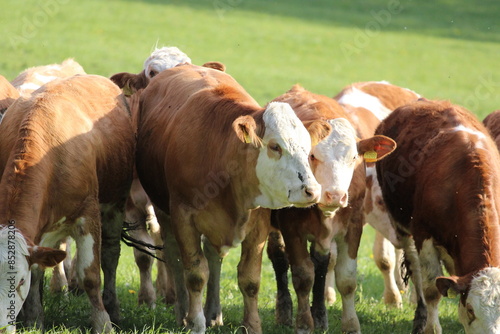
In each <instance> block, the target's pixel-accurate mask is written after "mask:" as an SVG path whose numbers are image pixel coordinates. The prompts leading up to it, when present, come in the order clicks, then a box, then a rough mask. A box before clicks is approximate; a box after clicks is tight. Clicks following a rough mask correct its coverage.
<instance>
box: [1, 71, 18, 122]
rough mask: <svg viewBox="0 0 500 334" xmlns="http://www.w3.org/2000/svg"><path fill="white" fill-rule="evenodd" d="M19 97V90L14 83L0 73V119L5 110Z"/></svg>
mask: <svg viewBox="0 0 500 334" xmlns="http://www.w3.org/2000/svg"><path fill="white" fill-rule="evenodd" d="M18 98H19V92H18V91H17V90H16V89H15V88H14V86H12V84H11V83H10V82H9V81H8V80H7V79H5V77H3V76H1V75H0V120H1V119H2V117H3V114H4V113H5V110H7V108H8V107H9V106H10V105H11V104H12V103H14V101H15V100H17V99H18Z"/></svg>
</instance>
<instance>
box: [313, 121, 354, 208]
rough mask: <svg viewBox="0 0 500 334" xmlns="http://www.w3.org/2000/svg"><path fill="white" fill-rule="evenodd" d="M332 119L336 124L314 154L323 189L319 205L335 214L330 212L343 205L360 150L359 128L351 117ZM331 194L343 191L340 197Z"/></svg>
mask: <svg viewBox="0 0 500 334" xmlns="http://www.w3.org/2000/svg"><path fill="white" fill-rule="evenodd" d="M328 123H330V125H331V126H332V131H331V132H330V135H328V137H326V138H324V139H323V140H322V141H321V142H319V143H318V144H317V145H316V146H315V147H313V148H312V149H311V157H312V156H314V159H315V160H316V162H315V163H316V168H315V170H314V176H315V178H316V180H317V181H318V182H319V184H320V185H321V189H322V194H321V198H320V201H319V207H320V208H321V209H322V210H323V213H324V214H325V215H327V216H331V214H330V213H333V212H334V211H336V210H337V209H338V208H339V207H341V205H340V203H339V199H340V197H341V196H342V195H343V194H345V195H346V196H347V193H348V190H349V185H350V184H351V180H352V175H353V173H354V167H355V165H356V160H357V159H358V150H357V145H356V131H355V130H354V128H353V127H352V125H351V123H349V121H347V120H346V119H345V118H336V119H332V120H329V121H328ZM327 194H337V195H338V194H340V197H339V198H338V199H336V200H333V199H331V198H329V197H328V196H327Z"/></svg>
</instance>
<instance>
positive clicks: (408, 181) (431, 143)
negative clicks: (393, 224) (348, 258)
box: [376, 100, 500, 276]
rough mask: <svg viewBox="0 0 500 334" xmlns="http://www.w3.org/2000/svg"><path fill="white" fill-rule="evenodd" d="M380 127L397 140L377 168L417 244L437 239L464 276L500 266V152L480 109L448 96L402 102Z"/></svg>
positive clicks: (385, 191)
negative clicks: (469, 108)
mask: <svg viewBox="0 0 500 334" xmlns="http://www.w3.org/2000/svg"><path fill="white" fill-rule="evenodd" d="M459 126H460V127H461V126H463V127H465V128H466V129H467V130H466V131H463V130H461V129H463V128H457V127H459ZM376 133H377V134H384V135H386V136H389V137H391V138H393V139H395V140H396V142H397V143H398V147H397V149H396V151H395V152H394V153H393V154H391V155H390V156H388V157H387V158H386V159H384V160H382V161H381V162H379V163H377V166H376V167H377V174H378V179H379V182H380V185H381V187H382V190H383V194H384V200H385V202H386V205H387V207H388V209H389V211H390V213H391V215H392V216H393V217H394V218H395V220H396V221H397V222H398V224H399V226H400V227H401V229H403V230H405V231H407V233H410V234H412V235H413V237H414V239H415V242H416V245H417V249H420V248H421V246H422V242H423V240H424V239H427V238H431V237H432V238H434V240H435V241H436V243H437V244H438V245H440V246H443V247H444V248H445V249H446V250H447V251H448V252H449V253H450V255H451V256H452V258H453V259H454V261H455V269H456V274H457V275H459V276H463V275H466V274H468V273H470V272H473V271H477V270H479V269H481V268H484V267H486V266H498V265H499V264H500V263H499V255H500V249H499V245H498V240H500V235H499V233H498V224H499V220H498V209H499V204H500V203H499V200H500V192H499V190H498V189H500V188H499V186H500V183H499V182H500V180H499V176H500V165H499V164H500V160H499V159H500V158H499V155H498V150H497V149H496V147H495V144H494V143H493V141H492V140H491V139H490V137H489V136H488V135H487V130H486V129H485V128H484V126H483V125H482V124H481V123H480V122H479V121H478V120H477V119H476V118H475V116H474V115H472V114H471V113H470V112H468V111H467V110H465V109H464V108H462V107H459V106H456V105H452V104H451V103H449V102H435V101H427V100H419V101H417V102H414V103H411V104H409V105H406V106H404V107H401V108H398V109H396V110H395V111H394V112H393V113H392V114H391V115H390V116H388V117H387V118H386V119H385V120H384V121H383V122H382V123H381V125H380V126H379V127H378V128H377V131H376Z"/></svg>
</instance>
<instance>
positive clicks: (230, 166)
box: [136, 64, 330, 333]
mask: <svg viewBox="0 0 500 334" xmlns="http://www.w3.org/2000/svg"><path fill="white" fill-rule="evenodd" d="M138 124H139V126H138V135H137V154H136V158H137V162H136V167H137V172H138V175H139V179H140V181H141V184H142V185H143V187H144V189H145V190H146V193H147V194H148V196H149V197H150V199H151V201H152V202H153V203H154V204H155V206H157V208H158V209H159V212H160V214H159V213H158V211H157V218H158V220H159V222H160V226H161V228H162V229H164V234H165V238H164V244H165V245H168V247H169V251H168V252H165V256H166V260H167V264H168V265H170V266H172V267H173V268H176V269H174V270H173V272H174V280H175V287H176V298H177V303H176V318H177V321H178V322H179V324H182V323H184V324H185V325H186V326H187V327H188V328H189V329H191V330H192V332H193V333H203V332H205V329H206V323H205V316H204V314H203V310H202V292H203V290H204V288H205V286H206V282H207V278H208V264H207V259H206V258H205V256H204V255H203V252H202V249H201V236H202V235H203V237H204V238H206V239H207V240H208V241H209V243H210V244H211V246H212V247H213V248H214V249H215V250H216V252H217V253H218V254H219V255H221V256H223V255H225V254H226V253H227V252H228V250H229V249H230V248H232V247H235V246H237V245H238V244H240V243H241V242H242V241H243V240H244V239H245V234H246V232H247V230H246V227H247V225H246V222H247V219H248V216H249V215H250V213H251V211H252V210H253V209H256V208H258V207H264V208H280V207H286V206H291V205H295V206H301V207H306V206H310V205H312V204H314V203H315V202H316V201H317V200H318V199H319V196H320V186H319V184H318V183H317V182H316V180H315V179H314V176H313V175H312V172H311V170H310V166H309V162H308V154H309V150H310V148H311V140H312V139H311V138H313V141H314V140H319V139H321V138H323V137H324V136H326V135H327V134H328V133H329V131H330V126H329V125H328V124H327V123H326V122H321V121H318V122H312V123H311V124H309V130H310V131H311V136H310V134H309V133H308V131H307V130H306V129H305V127H304V126H303V125H302V123H301V122H300V120H299V119H298V118H297V116H296V115H295V113H294V112H293V110H292V109H291V108H290V106H289V105H288V104H286V103H278V102H276V103H272V104H270V105H269V106H268V107H267V108H262V107H260V106H259V105H258V103H257V102H256V101H255V100H254V99H253V98H252V97H251V96H250V95H249V94H248V93H247V92H246V91H245V90H244V89H243V87H241V86H240V85H239V84H238V83H237V82H236V81H235V80H234V79H233V78H232V77H231V76H230V75H228V74H226V73H224V72H222V71H220V70H218V69H214V68H208V67H200V66H195V65H190V64H186V65H181V66H177V67H174V68H171V69H168V70H165V71H163V72H161V73H159V74H158V75H156V76H155V77H154V78H153V79H152V80H151V82H150V83H149V85H148V86H147V87H146V88H145V89H144V90H143V91H142V93H141V94H140V103H139V110H138ZM167 214H168V215H169V216H170V219H166V215H167ZM176 242H178V248H176V247H173V246H171V245H173V244H175V243H176ZM170 250H172V251H170ZM174 250H178V251H179V253H180V254H179V256H180V258H181V260H182V262H180V263H179V262H177V261H176V258H175V256H176V255H175V254H174ZM179 265H183V268H182V267H179ZM240 269H241V270H240V272H239V277H240V278H241V277H245V275H246V274H247V272H246V269H247V268H240ZM250 275H251V273H248V275H247V276H250ZM184 279H185V281H184ZM240 287H241V290H242V292H243V294H245V293H252V291H253V290H254V285H252V284H249V285H246V286H245V285H244V283H242V281H241V280H240ZM188 298H189V302H188ZM243 322H244V325H245V326H250V325H249V324H248V322H247V319H244V321H243Z"/></svg>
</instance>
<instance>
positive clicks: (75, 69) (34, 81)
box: [11, 58, 86, 97]
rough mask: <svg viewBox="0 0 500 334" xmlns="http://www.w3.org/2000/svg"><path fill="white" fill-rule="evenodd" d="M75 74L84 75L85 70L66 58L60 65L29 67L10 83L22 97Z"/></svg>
mask: <svg viewBox="0 0 500 334" xmlns="http://www.w3.org/2000/svg"><path fill="white" fill-rule="evenodd" d="M77 74H86V73H85V70H84V69H83V68H82V66H81V65H80V64H78V63H77V62H76V61H75V60H74V59H72V58H68V59H66V60H64V61H63V62H62V63H61V64H51V65H43V66H36V67H30V68H28V69H26V70H24V71H23V72H21V73H20V74H19V75H18V76H17V77H16V78H14V80H12V81H11V84H12V86H14V87H15V88H16V89H17V90H18V91H19V95H21V96H22V97H30V95H31V94H32V93H33V92H34V91H36V90H37V89H38V88H40V87H41V86H43V85H45V84H46V83H48V82H50V81H52V80H54V79H58V78H67V77H71V76H73V75H77Z"/></svg>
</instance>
